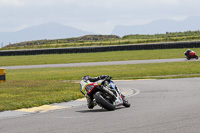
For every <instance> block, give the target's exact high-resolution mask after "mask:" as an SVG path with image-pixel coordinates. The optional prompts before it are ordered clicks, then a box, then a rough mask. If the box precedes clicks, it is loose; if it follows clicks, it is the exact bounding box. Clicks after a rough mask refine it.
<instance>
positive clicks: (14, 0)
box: [0, 0, 24, 7]
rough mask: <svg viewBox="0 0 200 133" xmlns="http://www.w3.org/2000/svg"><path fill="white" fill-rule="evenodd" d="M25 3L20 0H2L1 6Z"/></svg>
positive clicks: (17, 5) (0, 0)
mask: <svg viewBox="0 0 200 133" xmlns="http://www.w3.org/2000/svg"><path fill="white" fill-rule="evenodd" d="M23 5H24V3H23V2H21V1H20V0H0V6H9V7H13V6H14V7H19V6H23Z"/></svg>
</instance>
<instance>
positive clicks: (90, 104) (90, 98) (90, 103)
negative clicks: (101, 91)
mask: <svg viewBox="0 0 200 133" xmlns="http://www.w3.org/2000/svg"><path fill="white" fill-rule="evenodd" d="M106 78H112V77H111V76H108V75H101V76H99V77H94V78H91V77H90V76H88V75H87V76H83V78H82V80H84V83H83V84H81V88H80V91H81V92H82V94H83V95H84V96H85V97H86V99H87V105H88V108H89V109H93V108H94V106H95V105H96V103H94V101H93V96H92V95H89V94H88V93H87V92H86V90H85V89H83V88H84V86H85V85H86V84H88V83H90V82H98V81H100V80H104V79H106ZM116 89H117V91H118V92H119V93H120V90H119V89H118V88H116ZM122 97H123V99H124V98H125V96H124V95H122ZM124 100H125V99H124Z"/></svg>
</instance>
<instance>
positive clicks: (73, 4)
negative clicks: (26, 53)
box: [0, 0, 200, 32]
mask: <svg viewBox="0 0 200 133" xmlns="http://www.w3.org/2000/svg"><path fill="white" fill-rule="evenodd" d="M199 4H200V1H199V0H0V18H1V19H0V30H1V31H2V30H3V31H6V30H7V31H11V30H16V29H20V28H21V27H26V26H27V27H28V26H32V25H37V24H42V23H47V22H52V21H54V22H57V23H62V24H65V25H69V26H73V27H77V28H82V30H87V31H93V32H99V31H101V32H102V31H106V32H108V31H111V30H112V28H113V27H114V26H115V25H136V24H144V23H148V22H150V21H153V20H156V19H163V18H164V19H172V18H173V19H180V18H185V17H187V16H194V15H198V14H199V12H200V8H199V6H198V5H199ZM108 29H109V30H108ZM1 31H0V32H1Z"/></svg>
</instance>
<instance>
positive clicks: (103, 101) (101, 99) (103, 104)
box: [94, 92, 115, 111]
mask: <svg viewBox="0 0 200 133" xmlns="http://www.w3.org/2000/svg"><path fill="white" fill-rule="evenodd" d="M94 99H95V100H96V103H97V104H98V105H100V106H101V107H103V108H104V109H106V110H109V111H111V110H114V109H115V105H113V104H112V103H110V102H109V101H108V100H107V99H106V98H104V96H103V93H102V92H96V93H95V94H94Z"/></svg>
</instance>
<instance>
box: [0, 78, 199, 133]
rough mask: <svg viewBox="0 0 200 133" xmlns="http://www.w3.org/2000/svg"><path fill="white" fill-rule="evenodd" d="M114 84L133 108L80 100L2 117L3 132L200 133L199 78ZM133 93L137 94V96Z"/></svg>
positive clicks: (117, 82)
mask: <svg viewBox="0 0 200 133" xmlns="http://www.w3.org/2000/svg"><path fill="white" fill-rule="evenodd" d="M115 83H116V84H117V85H118V87H119V88H121V90H127V94H128V96H129V97H128V98H127V99H128V100H129V102H130V103H131V107H130V108H125V107H122V106H120V107H118V108H117V109H116V110H114V111H106V110H104V109H102V108H100V107H98V106H96V107H95V108H94V109H93V110H89V109H87V105H86V103H85V102H86V101H85V102H84V103H83V102H82V101H79V103H80V104H79V105H77V106H74V107H69V108H63V109H56V110H50V111H44V112H42V111H38V112H37V111H36V112H34V113H32V114H24V115H20V116H10V117H1V118H0V132H2V133H27V132H29V133H63V132H68V133H80V132H84V133H94V132H95V133H131V132H132V133H199V132H200V113H199V112H200V106H199V105H200V78H184V79H162V80H130V81H115ZM130 90H133V91H134V92H135V93H134V95H133V94H131V93H133V91H132V92H131V91H130ZM130 92H131V93H130ZM124 93H125V91H124ZM127 94H126V95H127ZM129 94H130V95H129ZM72 102H73V101H72ZM64 104H67V103H63V105H64ZM71 105H74V104H73V103H71ZM71 105H70V104H68V106H71ZM56 106H61V105H56ZM22 112H23V111H22V110H21V111H18V113H22Z"/></svg>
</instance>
